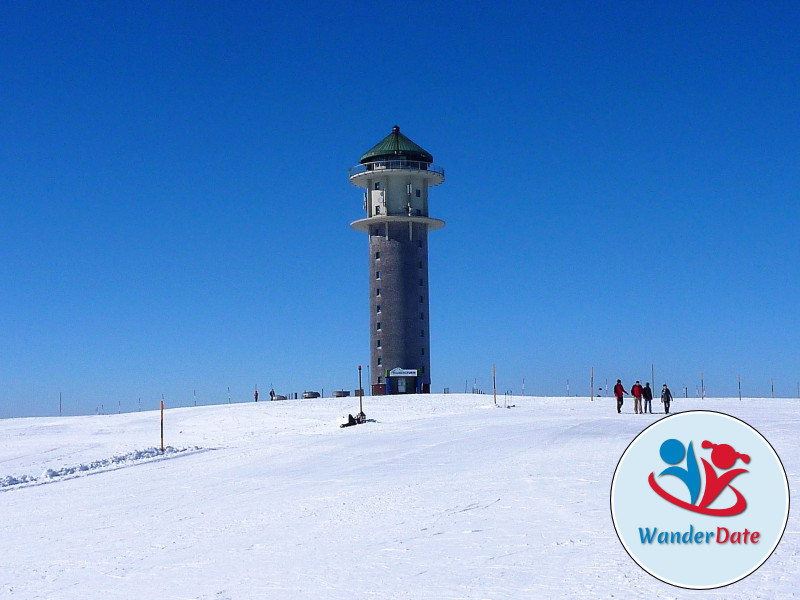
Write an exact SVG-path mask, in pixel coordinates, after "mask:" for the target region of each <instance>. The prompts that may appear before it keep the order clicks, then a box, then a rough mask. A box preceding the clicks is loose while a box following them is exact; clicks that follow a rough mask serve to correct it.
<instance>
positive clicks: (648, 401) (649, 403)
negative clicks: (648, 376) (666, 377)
mask: <svg viewBox="0 0 800 600" xmlns="http://www.w3.org/2000/svg"><path fill="white" fill-rule="evenodd" d="M642 397H643V398H644V412H649V413H650V414H651V415H652V414H653V390H651V389H650V382H649V381H648V382H647V383H645V384H644V389H643V390H642Z"/></svg>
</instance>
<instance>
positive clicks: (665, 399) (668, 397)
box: [661, 383, 672, 414]
mask: <svg viewBox="0 0 800 600" xmlns="http://www.w3.org/2000/svg"><path fill="white" fill-rule="evenodd" d="M661 402H662V403H663V404H664V413H665V414H669V403H670V402H672V392H670V391H669V388H668V387H667V384H666V383H665V384H664V387H663V388H662V389H661Z"/></svg>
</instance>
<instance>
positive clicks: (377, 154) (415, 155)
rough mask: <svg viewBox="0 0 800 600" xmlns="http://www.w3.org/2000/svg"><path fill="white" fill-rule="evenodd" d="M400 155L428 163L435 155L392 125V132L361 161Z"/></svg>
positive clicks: (372, 160) (365, 161)
mask: <svg viewBox="0 0 800 600" xmlns="http://www.w3.org/2000/svg"><path fill="white" fill-rule="evenodd" d="M398 157H400V158H406V159H408V160H418V161H420V162H426V163H432V162H433V155H432V154H431V153H430V152H427V151H425V150H424V149H423V148H421V147H420V146H417V144H415V143H414V142H412V141H411V140H410V139H408V138H407V137H406V136H404V135H403V134H402V133H400V128H399V127H398V126H397V125H395V126H394V127H392V133H390V134H389V135H387V136H386V137H385V138H383V139H382V140H381V141H380V142H378V143H377V144H375V146H373V147H372V148H370V149H369V150H367V152H366V153H364V155H363V156H362V157H361V160H360V161H359V162H360V163H361V164H364V163H368V162H374V161H376V160H380V159H392V158H394V159H396V158H398Z"/></svg>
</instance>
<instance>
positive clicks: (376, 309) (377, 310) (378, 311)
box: [375, 304, 381, 314]
mask: <svg viewBox="0 0 800 600" xmlns="http://www.w3.org/2000/svg"><path fill="white" fill-rule="evenodd" d="M375 312H376V313H378V314H380V313H381V305H380V304H378V306H376V307H375Z"/></svg>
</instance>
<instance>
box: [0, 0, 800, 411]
mask: <svg viewBox="0 0 800 600" xmlns="http://www.w3.org/2000/svg"><path fill="white" fill-rule="evenodd" d="M329 4H330V6H329ZM336 4H337V3H309V2H290V3H278V4H275V3H272V4H270V3H263V2H254V3H245V2H236V3H219V2H214V3H203V2H200V3H197V2H185V3H184V2H152V3H139V2H136V3H120V2H112V3H103V2H91V3H90V2H69V3H63V2H38V3H28V2H15V3H10V2H6V3H4V4H3V5H2V7H0V86H1V87H0V416H17V415H38V414H54V413H56V414H57V412H58V396H59V393H60V392H61V393H63V398H64V412H65V413H67V414H74V413H88V412H94V411H95V410H96V407H98V406H99V405H101V404H102V405H103V406H104V407H105V410H106V411H107V412H108V411H116V410H117V409H118V408H119V407H120V406H121V408H122V410H135V409H136V408H138V406H137V403H138V399H139V398H142V404H143V407H145V408H153V407H155V406H156V405H157V401H158V400H159V399H160V398H161V395H162V394H164V395H165V397H166V399H167V405H168V406H178V405H181V404H183V405H188V404H190V403H192V402H193V395H194V390H196V393H197V397H198V401H199V402H202V403H210V402H226V401H227V388H228V387H230V389H231V394H232V397H233V400H234V401H246V400H249V399H251V398H252V392H253V386H254V385H255V384H258V386H259V389H260V390H261V391H262V392H263V393H266V392H267V391H268V389H269V386H270V384H273V385H274V386H275V389H276V390H277V391H278V392H282V393H289V392H295V391H297V392H302V391H303V390H305V389H314V390H318V391H319V390H320V389H323V388H324V389H325V391H326V393H327V392H329V391H330V390H332V389H334V388H337V389H338V388H349V389H353V388H354V387H356V384H357V371H356V366H357V365H358V364H359V363H362V364H365V365H366V364H368V362H369V345H368V344H369V331H368V323H369V320H368V310H367V309H368V297H367V288H368V280H367V239H366V236H365V235H364V234H362V233H359V232H356V231H353V230H351V229H350V228H349V223H350V222H351V221H353V220H355V219H357V218H360V217H361V202H362V200H361V193H360V192H359V190H358V188H355V187H353V186H351V185H350V184H349V182H348V179H347V169H348V168H349V167H351V166H352V165H354V164H356V163H357V162H358V159H359V157H360V156H361V154H362V153H363V152H365V151H366V150H367V149H369V148H370V147H371V146H372V145H374V144H375V143H377V142H378V141H379V140H380V139H382V138H383V137H384V136H385V135H387V134H388V133H389V132H390V130H391V127H392V126H393V125H394V124H398V125H400V127H401V129H402V131H403V132H404V133H405V134H407V135H408V136H409V137H410V138H411V139H412V140H414V141H415V142H417V143H418V144H420V145H421V146H423V147H424V148H425V149H427V150H429V151H430V152H431V153H432V154H433V155H434V158H435V161H436V163H437V164H440V165H442V166H443V167H444V168H445V169H446V176H447V179H446V181H445V183H444V184H443V185H442V186H440V187H437V188H435V189H434V190H433V191H432V194H431V215H432V216H434V217H438V218H441V219H444V220H445V221H446V222H447V226H446V227H445V228H444V229H443V230H441V231H437V232H434V233H433V234H431V240H430V256H431V258H430V296H431V326H430V329H431V361H432V375H433V391H435V392H440V391H441V390H442V388H444V387H450V389H451V390H452V391H458V390H461V391H463V388H464V384H465V381H469V385H470V387H471V386H472V383H473V381H474V379H475V378H477V380H478V384H479V386H481V387H483V388H484V389H485V390H487V391H490V388H491V365H492V363H497V365H498V387H499V389H500V391H501V392H502V391H505V390H506V389H510V390H514V391H515V392H517V393H519V392H520V391H521V384H522V379H523V378H525V380H526V390H525V391H526V393H534V394H538V395H542V394H560V395H563V394H564V393H565V392H566V381H567V379H569V380H570V388H571V390H570V391H571V392H572V393H573V394H574V393H584V394H586V393H588V387H589V371H590V368H591V367H592V366H593V367H594V368H595V376H596V385H597V384H598V383H599V384H603V383H604V382H605V379H608V380H609V381H613V380H615V379H616V378H617V377H620V378H622V379H623V381H624V382H625V383H626V384H627V385H630V384H631V383H633V381H634V380H635V379H641V380H643V381H644V380H649V379H650V366H651V364H654V365H655V369H656V379H657V382H656V383H658V384H659V385H660V383H662V382H663V381H667V382H669V383H670V385H671V386H672V388H673V391H674V392H676V395H677V393H679V391H680V389H681V388H682V386H683V385H684V384H686V385H687V386H688V387H689V389H690V394H691V395H694V391H695V387H696V386H697V385H699V383H700V374H701V372H703V373H705V382H706V387H707V389H708V393H709V394H711V395H735V394H736V393H737V383H736V381H737V376H738V375H740V374H741V376H742V388H743V391H744V393H745V394H746V395H748V394H749V395H762V396H766V395H769V394H770V379H774V381H775V393H776V395H781V396H795V397H796V396H797V382H798V380H800V345H799V342H800V339H799V338H798V332H800V316H799V312H798V298H799V297H800V283H798V262H800V261H799V259H800V233H799V232H800V161H799V159H798V157H800V112H799V111H798V106H800V78H799V77H798V73H800V45H799V43H798V40H800V5H798V4H797V3H795V2H786V3H775V2H771V3H763V4H762V3H752V2H726V3H716V2H714V3H712V2H669V3H652V2H620V3H606V2H603V3H600V2H569V3H562V2H556V3H544V4H545V5H544V6H533V7H532V6H530V3H527V2H525V3H523V2H519V3H499V4H498V3H486V4H481V5H470V4H469V3H466V4H465V3H417V2H406V3H402V4H397V3H381V2H364V3H352V4H347V5H344V4H341V5H339V6H336V7H334V5H336Z"/></svg>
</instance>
